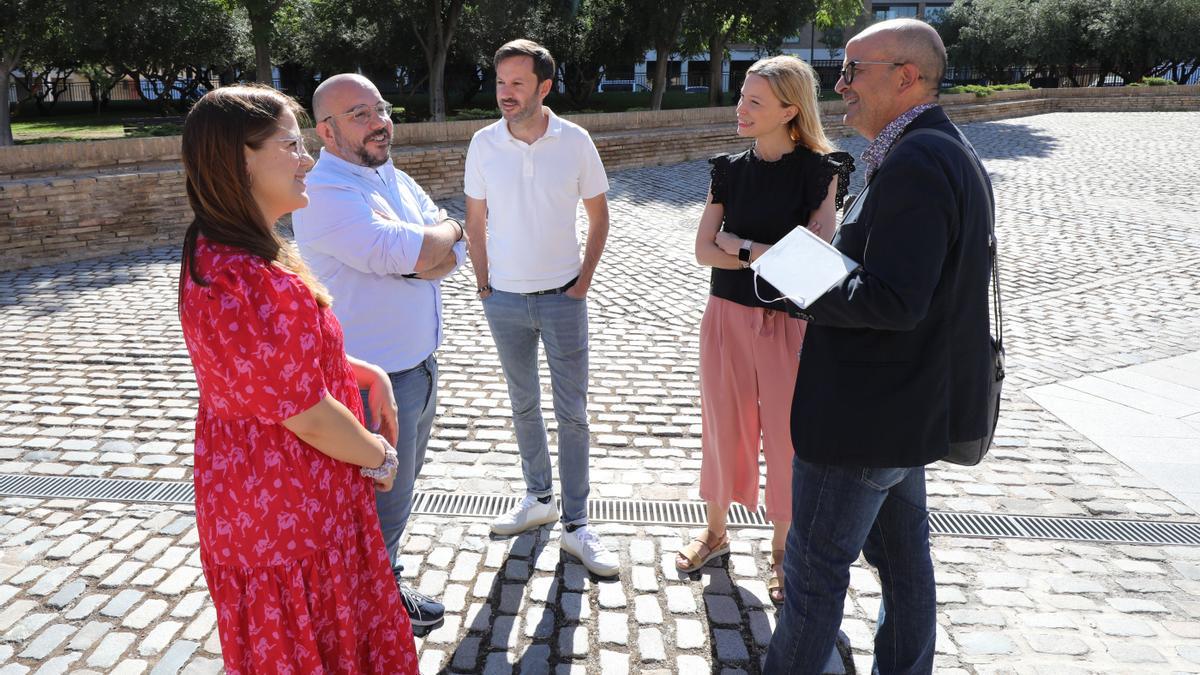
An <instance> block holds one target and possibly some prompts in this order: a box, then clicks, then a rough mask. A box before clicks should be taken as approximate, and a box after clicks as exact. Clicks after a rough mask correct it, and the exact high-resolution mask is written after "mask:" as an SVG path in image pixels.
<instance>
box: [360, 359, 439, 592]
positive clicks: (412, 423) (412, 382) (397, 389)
mask: <svg viewBox="0 0 1200 675" xmlns="http://www.w3.org/2000/svg"><path fill="white" fill-rule="evenodd" d="M388 379H390V380H391V381H392V394H393V395H394V396H395V397H396V408H397V414H396V427H397V429H398V430H399V434H398V437H397V439H396V457H397V458H398V459H399V460H400V465H399V466H397V467H396V480H395V482H394V483H393V484H392V489H391V490H389V491H388V492H376V493H375V508H376V509H377V510H378V511H379V527H380V528H381V529H382V530H383V543H384V544H386V545H387V551H388V558H389V559H391V561H392V569H394V570H396V571H397V574H398V573H399V571H400V570H403V569H404V566H403V565H401V564H400V561H399V552H400V537H401V536H403V535H404V527H405V526H406V525H407V524H408V517H409V516H410V515H411V514H412V502H413V486H415V485H416V482H417V476H420V475H421V465H422V464H424V463H425V448H426V447H428V446H429V432H430V429H432V428H433V413H434V411H435V410H436V409H437V360H436V359H434V357H433V354H430V355H429V356H428V357H426V359H425V361H424V362H422V363H420V364H418V365H417V366H415V367H413V368H410V369H408V370H403V371H400V372H397V373H388ZM362 395H363V403H364V405H365V403H366V400H367V390H366V389H364V390H362ZM366 416H367V426H368V427H369V426H370V425H371V419H370V416H371V413H370V409H369V408H368V409H367V412H366Z"/></svg>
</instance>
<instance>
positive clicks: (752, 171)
mask: <svg viewBox="0 0 1200 675" xmlns="http://www.w3.org/2000/svg"><path fill="white" fill-rule="evenodd" d="M708 161H709V163H710V164H712V188H711V190H712V200H713V203H714V204H722V205H723V206H724V207H725V220H724V222H723V223H722V225H721V229H722V230H724V231H726V232H729V233H732V234H735V235H737V236H738V237H741V238H743V239H750V240H751V241H756V242H759V243H762V244H774V243H775V242H777V241H779V240H780V239H783V237H784V236H785V235H786V234H787V233H788V232H791V231H792V228H795V227H804V226H806V225H807V224H808V221H809V219H810V218H811V217H812V214H813V213H814V212H815V211H816V210H817V209H818V208H819V207H820V206H821V202H823V201H825V197H827V196H828V194H829V181H830V180H831V179H832V178H833V176H834V175H835V174H836V175H837V176H838V183H837V194H836V196H835V199H836V200H837V208H838V209H839V210H840V209H841V208H842V201H843V199H845V197H846V191H847V190H848V189H849V187H850V174H851V173H852V172H853V171H854V158H852V157H851V156H850V155H849V154H848V153H845V152H831V153H829V154H828V155H821V154H817V153H815V152H813V151H811V150H809V149H808V148H804V147H801V146H796V149H795V150H793V151H792V152H789V153H788V154H786V155H784V156H783V157H781V158H779V159H778V160H776V161H774V162H766V161H763V160H761V159H759V158H758V157H757V156H756V155H755V154H754V151H753V150H746V151H745V152H741V153H738V154H736V155H717V156H716V157H713V158H712V159H710V160H708ZM709 292H710V293H711V294H712V295H715V296H716V297H718V298H723V299H725V300H730V301H733V302H736V303H738V304H739V305H745V306H747V307H765V308H767V309H776V310H782V311H787V310H788V307H789V305H788V303H786V302H784V301H778V302H772V303H765V302H762V301H761V300H759V299H758V297H757V296H756V295H755V293H754V272H752V271H751V270H749V269H737V270H723V269H717V268H715V267H714V268H713V270H712V281H711V283H710V286H709ZM758 294H759V295H761V296H762V297H763V298H766V299H768V300H770V299H772V298H778V297H779V295H780V293H779V291H777V290H775V288H774V287H773V286H771V285H770V284H768V283H767V282H766V281H764V280H762V279H759V281H758Z"/></svg>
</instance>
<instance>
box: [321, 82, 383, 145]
mask: <svg viewBox="0 0 1200 675" xmlns="http://www.w3.org/2000/svg"><path fill="white" fill-rule="evenodd" d="M388 111H390V108H389V107H388V106H387V103H386V102H385V101H384V100H383V97H382V96H380V95H379V90H378V89H376V88H375V85H374V84H371V81H370V80H368V79H367V78H365V77H363V76H362V75H355V74H354V73H344V74H342V75H334V76H333V77H330V78H328V79H326V80H325V81H323V82H321V84H320V86H318V87H317V89H316V91H314V92H313V114H314V115H316V118H317V136H319V137H320V138H321V142H322V143H324V144H325V147H324V149H322V150H321V152H322V154H324V153H326V152H331V153H333V154H334V155H336V156H338V157H340V158H342V159H344V160H346V161H347V162H350V163H352V164H357V165H359V166H366V167H371V168H374V167H377V166H380V165H382V164H384V163H385V162H387V161H388V156H389V152H390V150H391V146H392V129H393V127H392V120H391V119H390V118H389V116H388V115H387V114H385V113H386V112H388ZM331 116H332V117H333V119H329V118H330V117H331Z"/></svg>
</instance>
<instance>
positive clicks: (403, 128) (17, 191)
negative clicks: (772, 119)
mask: <svg viewBox="0 0 1200 675" xmlns="http://www.w3.org/2000/svg"><path fill="white" fill-rule="evenodd" d="M942 104H943V106H944V107H945V108H946V110H947V112H948V113H949V114H950V116H951V118H953V119H954V120H955V121H956V122H960V123H962V122H977V121H983V120H992V119H1004V118H1010V117H1021V116H1027V115H1037V114H1042V113H1048V112H1055V111H1079V112H1103V111H1113V112H1117V111H1153V110H1200V86H1191V87H1169V88H1163V87H1146V88H1112V89H1103V88H1101V89H1083V88H1081V89H1052V90H1044V89H1043V90H1032V91H1013V92H1001V93H998V94H995V95H993V96H990V97H987V98H982V99H981V98H977V97H975V96H974V95H973V94H962V95H956V96H944V97H943V98H942ZM843 112H844V105H843V104H842V103H841V102H840V101H831V102H826V103H823V104H822V115H823V119H824V122H825V126H826V130H827V132H828V133H829V135H830V137H832V138H838V137H844V136H849V135H852V134H853V131H852V130H850V129H848V128H846V127H845V126H844V125H843V124H842V122H841V116H842V113H843ZM569 118H570V119H571V120H572V121H574V122H576V123H577V124H580V125H581V126H583V127H585V128H587V129H588V130H589V131H590V132H591V133H592V137H593V138H594V139H595V141H596V146H597V148H598V149H599V151H600V155H601V157H602V158H603V160H604V163H605V166H606V167H607V168H608V169H609V170H610V171H615V170H619V169H628V168H634V167H641V166H652V165H661V164H672V163H677V162H683V161H688V160H694V159H700V158H704V157H708V156H711V155H713V154H716V153H719V152H725V151H730V150H737V149H741V148H744V147H746V141H745V140H743V139H739V138H738V137H737V136H736V135H735V134H734V133H733V126H732V124H731V122H732V119H733V109H732V108H709V109H692V110H670V111H661V112H633V113H619V114H607V115H573V116H570V117H569ZM487 124H489V122H488V121H470V122H449V123H443V124H406V125H398V126H397V127H396V141H395V146H394V147H393V151H392V154H393V156H394V157H395V160H396V164H397V166H399V167H400V168H401V169H403V170H405V171H407V172H408V173H409V174H411V175H412V176H413V178H415V179H416V180H417V182H418V183H420V184H421V185H422V186H424V187H425V189H426V190H428V191H429V193H430V194H431V195H433V196H434V197H435V198H442V197H448V196H453V195H457V194H459V193H460V192H461V190H462V173H463V164H464V161H465V159H466V150H467V144H468V142H469V141H470V138H471V135H472V134H473V133H474V132H475V131H476V130H478V129H480V128H482V127H483V126H486V125H487ZM314 144H315V139H314ZM190 218H191V211H190V209H189V208H188V205H187V199H186V197H185V195H184V178H183V170H182V168H181V167H180V164H179V137H167V138H147V139H129V140H115V141H97V142H90V143H60V144H46V145H29V146H17V147H11V148H0V270H12V269H20V268H25V267H31V266H36V265H39V264H45V263H52V262H62V261H71V260H81V259H85V258H90V257H96V256H101V255H108V254H111V253H117V252H121V251H129V250H138V249H142V248H146V247H149V246H155V245H160V244H166V243H174V242H178V241H179V240H180V237H181V234H182V232H183V230H184V228H186V226H187V223H188V222H189V220H190Z"/></svg>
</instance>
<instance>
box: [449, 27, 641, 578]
mask: <svg viewBox="0 0 1200 675" xmlns="http://www.w3.org/2000/svg"><path fill="white" fill-rule="evenodd" d="M493 64H494V66H495V68H496V101H497V103H498V104H499V106H500V111H501V113H502V114H503V115H504V119H502V120H500V121H499V122H496V123H495V124H492V125H490V126H488V127H485V128H483V129H480V130H479V131H478V132H477V133H476V134H475V137H474V138H472V139H471V147H470V149H469V150H468V151H467V165H466V175H465V177H464V180H463V182H464V188H465V192H466V195H467V200H466V201H467V233H468V234H469V235H470V240H471V245H470V253H471V262H472V264H473V266H474V268H475V278H476V281H477V282H478V286H479V297H480V299H481V300H482V302H483V311H484V314H485V315H486V316H487V320H488V325H489V326H490V327H491V330H492V338H493V339H494V340H495V342H496V350H497V351H498V352H499V354H500V364H501V365H502V366H503V368H504V378H505V380H507V382H508V395H509V398H510V399H511V401H512V414H513V426H514V427H515V428H516V433H517V445H518V447H519V448H520V452H521V470H522V472H523V473H524V476H525V489H526V495H525V498H524V499H522V500H521V502H520V504H519V505H518V506H517V507H516V508H514V509H513V510H512V511H509V512H508V513H506V514H504V515H503V516H501V517H500V518H499V519H497V520H496V521H495V522H493V523H492V532H495V533H496V534H515V533H517V532H522V531H524V530H527V529H530V528H533V527H537V526H539V525H542V524H545V523H552V522H554V521H555V520H557V519H558V518H559V513H558V509H557V508H556V507H555V505H554V485H553V474H552V472H551V469H550V450H549V445H548V442H547V438H546V426H545V423H544V421H543V420H542V411H541V382H540V381H539V379H538V340H539V337H540V339H541V342H542V344H543V345H544V346H545V348H546V361H547V363H548V364H549V366H550V385H551V388H552V389H553V392H554V417H555V419H556V420H557V421H558V477H559V483H560V484H561V489H562V516H561V517H562V522H563V534H562V539H561V546H562V548H563V550H565V551H566V552H567V553H570V554H571V555H574V556H576V557H578V558H579V559H580V560H582V561H583V564H584V566H585V567H587V568H588V569H589V570H591V571H592V572H593V573H594V574H597V575H600V576H613V575H615V574H616V573H617V571H618V560H617V555H616V554H615V553H614V552H612V551H610V550H609V549H608V548H606V547H605V546H604V545H603V543H601V541H600V539H599V538H598V537H597V536H596V534H595V533H594V532H593V531H592V530H591V528H589V527H588V524H587V498H588V491H589V484H588V441H589V435H588V416H587V386H588V320H587V300H586V298H587V292H588V288H589V286H591V283H592V275H593V274H594V273H595V271H596V265H597V263H599V262H600V254H601V253H602V252H603V251H604V241H605V239H607V237H608V201H607V199H606V198H605V193H606V192H608V178H607V176H605V174H604V165H603V164H601V162H600V154H599V153H598V152H596V146H595V145H594V144H593V143H592V139H591V137H590V136H588V133H587V131H585V130H583V129H582V128H580V127H579V126H577V125H574V124H572V123H570V122H567V121H565V120H562V119H560V118H559V117H558V116H556V115H555V114H554V113H553V112H551V110H550V109H549V108H547V107H545V106H543V105H542V101H543V100H545V98H546V95H547V94H549V93H550V88H551V87H552V86H553V84H554V72H555V68H554V59H553V58H552V57H551V56H550V52H548V51H547V50H546V49H545V48H544V47H542V46H541V45H538V44H537V43H534V42H531V41H529V40H514V41H513V42H509V43H508V44H506V45H504V46H502V47H501V48H500V49H499V50H498V51H497V52H496V57H495V59H494V61H493ZM580 199H582V200H583V205H584V208H585V209H586V210H587V218H588V234H587V245H586V248H585V250H584V255H583V260H582V261H581V260H580V257H579V237H578V233H577V232H576V228H575V210H576V207H577V206H578V205H579V200H580Z"/></svg>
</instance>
